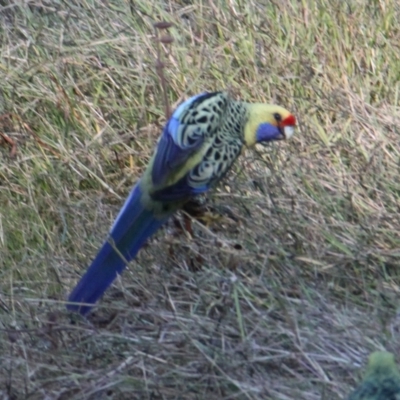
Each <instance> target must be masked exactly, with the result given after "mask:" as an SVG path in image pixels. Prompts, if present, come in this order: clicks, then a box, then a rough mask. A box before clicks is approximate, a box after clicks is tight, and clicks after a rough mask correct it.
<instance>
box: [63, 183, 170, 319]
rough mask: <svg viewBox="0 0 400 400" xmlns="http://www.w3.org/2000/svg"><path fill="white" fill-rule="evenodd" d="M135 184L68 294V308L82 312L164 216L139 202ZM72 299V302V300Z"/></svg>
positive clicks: (122, 267) (130, 258)
mask: <svg viewBox="0 0 400 400" xmlns="http://www.w3.org/2000/svg"><path fill="white" fill-rule="evenodd" d="M141 196H142V192H141V190H140V187H139V184H137V185H136V186H135V187H134V188H133V190H132V192H131V194H130V195H129V197H128V199H127V200H126V202H125V204H124V206H123V208H122V209H121V211H120V213H119V215H118V217H117V219H116V220H115V222H114V225H113V226H112V228H111V232H110V234H109V237H108V239H107V241H106V242H105V243H104V244H103V247H102V248H101V249H100V251H99V253H98V254H97V256H96V258H95V259H94V261H93V262H92V264H91V265H90V267H89V268H88V270H87V271H86V273H85V275H83V277H82V278H81V280H80V281H79V282H78V284H77V285H76V287H75V288H74V290H73V291H72V293H71V294H70V295H69V298H68V302H69V303H70V304H68V305H67V308H68V310H70V311H77V312H79V313H80V314H82V315H85V314H86V313H88V312H89V311H90V309H91V308H92V306H93V305H94V304H95V303H96V301H97V300H98V299H99V298H100V297H101V296H102V295H103V293H104V292H105V291H106V289H107V288H108V287H109V286H110V285H111V283H112V282H113V281H114V279H115V278H116V277H117V274H121V273H122V271H123V270H124V268H125V267H126V265H127V263H128V262H129V261H131V260H132V259H133V258H134V257H135V256H136V254H137V252H138V251H139V249H140V248H141V247H142V246H143V244H144V242H145V241H146V239H148V238H149V237H150V236H151V235H152V234H153V233H154V232H155V231H156V230H157V229H158V228H159V227H160V226H161V225H162V224H163V223H164V222H165V220H166V218H165V219H161V220H160V219H157V218H155V217H154V214H153V212H151V211H149V210H146V209H145V208H144V207H143V205H142V204H141ZM72 303H75V304H72ZM79 303H86V304H79Z"/></svg>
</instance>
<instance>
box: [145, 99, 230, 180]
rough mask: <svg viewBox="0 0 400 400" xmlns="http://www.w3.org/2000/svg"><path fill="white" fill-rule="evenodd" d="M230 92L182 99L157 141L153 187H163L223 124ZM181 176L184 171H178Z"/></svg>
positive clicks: (152, 175) (152, 172)
mask: <svg viewBox="0 0 400 400" xmlns="http://www.w3.org/2000/svg"><path fill="white" fill-rule="evenodd" d="M228 101H229V98H228V95H227V93H224V92H214V93H202V94H199V95H197V96H194V97H191V98H190V99H188V100H186V101H185V102H184V103H182V104H181V105H180V106H179V107H178V108H177V109H176V110H175V111H174V113H173V114H172V116H171V118H170V119H169V121H168V122H167V124H166V126H165V128H164V131H163V134H162V136H161V138H160V140H159V142H158V145H157V150H156V153H155V156H154V158H153V165H152V171H151V177H152V183H153V185H154V187H158V188H162V187H163V186H165V185H166V183H167V182H168V181H169V180H170V178H171V175H176V173H177V170H178V169H179V168H180V167H182V166H184V165H185V164H186V162H187V161H188V160H189V159H190V158H191V157H192V156H193V155H194V154H195V153H196V151H199V150H200V149H201V147H202V145H203V144H204V140H205V138H206V137H207V135H212V134H213V132H214V131H215V130H216V129H218V127H219V126H220V121H221V118H222V117H223V116H224V114H225V110H226V108H227V104H228ZM178 175H180V176H182V174H178Z"/></svg>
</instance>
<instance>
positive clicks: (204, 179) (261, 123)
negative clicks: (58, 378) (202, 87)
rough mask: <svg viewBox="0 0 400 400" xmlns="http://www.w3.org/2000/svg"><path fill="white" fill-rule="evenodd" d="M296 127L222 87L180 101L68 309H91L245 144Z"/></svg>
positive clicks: (281, 114) (285, 114)
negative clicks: (144, 248) (147, 245)
mask: <svg viewBox="0 0 400 400" xmlns="http://www.w3.org/2000/svg"><path fill="white" fill-rule="evenodd" d="M295 125H296V119H295V117H294V116H293V115H292V114H291V113H290V112H289V111H287V110H285V109H284V108H282V107H279V106H276V105H269V104H261V103H258V104H250V103H245V102H242V101H235V100H233V99H232V98H231V97H230V96H229V94H228V93H226V92H215V93H202V94H199V95H197V96H194V97H191V98H190V99H188V100H186V101H185V102H183V103H182V104H181V105H179V106H178V108H177V109H176V110H175V111H174V113H173V114H172V116H171V118H170V119H169V120H168V121H167V123H166V125H165V127H164V131H163V133H162V135H161V137H160V140H159V142H158V144H157V148H156V150H155V152H154V155H153V157H152V158H151V160H150V163H149V165H148V167H147V169H146V171H145V172H144V174H143V176H142V177H141V179H140V180H139V182H138V183H137V184H136V185H135V186H134V188H133V189H132V191H131V193H130V195H129V197H128V198H127V200H126V202H125V204H124V206H123V207H122V209H121V211H120V213H119V215H118V216H117V218H116V220H115V222H114V224H113V226H112V228H111V231H110V233H109V236H108V238H107V240H106V242H105V243H104V244H103V247H102V248H101V249H100V251H99V253H98V254H97V256H96V258H95V259H94V261H93V262H92V264H91V265H90V267H89V269H88V270H87V271H86V273H85V274H84V275H83V277H82V278H81V280H80V281H79V283H78V284H77V286H76V287H75V289H74V290H73V291H72V293H71V294H70V296H69V298H68V302H69V304H68V305H67V308H68V309H69V310H73V311H78V312H80V313H81V314H82V315H84V314H86V313H87V312H89V310H90V309H91V307H92V306H93V305H94V303H95V302H96V301H97V300H98V299H99V298H100V297H101V296H102V295H103V293H104V292H105V291H106V289H107V288H108V287H109V286H110V285H111V283H112V282H113V281H114V279H115V278H116V277H117V274H121V273H122V271H123V270H124V268H125V267H126V265H127V264H128V263H129V262H130V261H131V260H132V259H133V258H134V257H135V256H136V254H137V252H138V251H139V249H140V248H141V247H142V246H143V244H144V242H145V241H146V239H148V238H149V237H150V236H151V235H152V234H153V233H154V232H156V231H157V229H158V228H159V227H160V226H161V225H162V224H163V223H164V222H165V221H166V220H167V219H168V218H169V217H170V216H171V215H172V214H173V213H174V212H175V211H177V210H178V209H180V208H181V207H182V206H183V205H184V204H185V203H186V202H187V201H188V200H190V199H191V198H193V196H196V195H198V194H201V193H205V192H206V191H207V190H208V189H210V187H212V186H214V185H215V184H216V183H217V182H218V181H219V180H221V178H222V177H223V176H224V175H225V174H226V173H227V172H228V170H229V168H230V167H231V165H232V164H233V162H234V161H235V160H236V158H237V157H238V155H239V154H240V152H241V149H242V147H243V145H247V146H253V145H254V144H256V143H262V142H269V141H274V140H280V139H287V138H289V137H291V136H292V135H293V132H294V127H295ZM79 303H85V304H79Z"/></svg>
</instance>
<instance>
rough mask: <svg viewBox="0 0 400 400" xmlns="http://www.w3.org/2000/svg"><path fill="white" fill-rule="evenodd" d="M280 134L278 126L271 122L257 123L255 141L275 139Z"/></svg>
mask: <svg viewBox="0 0 400 400" xmlns="http://www.w3.org/2000/svg"><path fill="white" fill-rule="evenodd" d="M280 135H281V132H280V131H279V129H278V127H277V126H275V125H272V124H268V123H264V124H260V125H258V129H257V132H256V141H257V143H259V142H268V141H270V140H275V139H276V138H277V137H279V136H280Z"/></svg>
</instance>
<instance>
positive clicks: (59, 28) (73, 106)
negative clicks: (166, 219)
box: [0, 0, 400, 400]
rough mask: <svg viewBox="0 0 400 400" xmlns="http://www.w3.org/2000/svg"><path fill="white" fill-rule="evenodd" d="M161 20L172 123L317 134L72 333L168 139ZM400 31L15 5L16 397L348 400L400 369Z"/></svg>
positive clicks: (256, 162) (2, 375)
mask: <svg viewBox="0 0 400 400" xmlns="http://www.w3.org/2000/svg"><path fill="white" fill-rule="evenodd" d="M160 20H167V21H170V22H173V23H174V24H175V27H174V28H173V29H171V34H172V36H173V37H174V39H175V42H174V44H173V47H172V51H171V54H170V55H169V56H168V69H167V75H168V79H169V91H168V95H169V98H170V101H171V103H173V104H176V102H178V101H180V100H182V99H184V98H186V97H188V96H190V95H192V94H195V93H198V92H201V91H205V90H216V89H221V88H229V89H230V90H231V91H232V93H234V95H235V96H237V97H238V98H239V97H241V98H243V99H245V100H249V101H250V100H253V101H268V102H269V101H271V102H276V103H279V104H281V105H283V106H285V107H287V108H288V109H291V110H293V112H294V113H295V114H296V115H297V116H298V119H299V121H300V127H299V129H298V131H297V136H296V137H295V138H294V139H293V140H292V141H291V142H290V143H289V142H288V143H279V144H278V145H276V146H272V147H269V148H267V149H263V148H262V149H259V151H258V152H257V153H254V152H250V151H249V152H247V153H246V154H245V156H244V157H242V158H241V159H240V161H239V162H238V163H237V164H236V167H235V169H234V171H233V172H232V173H231V174H230V175H229V177H228V178H227V179H226V181H225V182H224V183H223V184H222V185H221V186H220V187H219V189H218V190H217V191H214V193H212V194H210V196H208V204H209V205H210V207H212V208H213V210H214V211H213V212H214V213H215V212H217V213H218V214H219V217H218V221H216V222H211V223H210V224H209V225H208V226H207V227H204V226H202V225H201V224H200V223H198V222H194V224H195V237H190V235H188V234H187V233H186V232H182V231H181V230H179V229H177V226H176V223H175V224H173V223H172V224H170V225H169V226H167V227H166V229H164V230H163V231H162V232H160V233H159V234H158V235H156V237H155V238H154V239H152V240H151V242H150V243H149V245H148V246H147V247H146V248H145V249H144V250H143V251H142V252H141V254H140V256H139V257H138V259H137V262H133V263H132V265H131V266H130V268H129V271H127V272H126V273H125V274H124V275H123V277H122V279H121V280H120V281H119V282H117V283H116V284H115V285H114V286H113V288H112V289H110V290H109V291H108V292H107V294H106V296H105V297H104V298H103V300H102V301H101V302H100V303H99V306H98V308H97V309H96V311H95V313H94V314H93V315H92V316H91V317H90V318H89V319H88V320H83V319H80V318H72V320H71V315H69V314H68V313H67V312H66V311H65V308H64V305H63V303H62V302H63V300H64V299H65V297H66V295H67V293H68V292H69V291H70V289H71V288H72V287H73V286H74V284H75V283H76V282H77V280H78V278H79V276H80V275H81V274H82V273H83V271H84V269H85V267H86V266H87V265H88V263H90V261H91V259H92V257H93V256H94V255H95V253H96V250H97V249H98V247H99V246H100V244H101V242H102V240H103V239H104V236H105V234H106V232H107V230H108V228H109V227H110V225H111V223H112V221H113V218H114V217H115V216H116V214H117V212H118V209H119V208H120V206H121V204H122V201H123V198H124V197H125V196H126V195H127V194H128V192H129V190H130V188H131V187H132V185H133V184H134V182H135V181H136V179H137V178H138V176H140V173H141V172H142V170H143V166H144V165H145V164H146V162H147V160H148V157H149V155H150V153H151V151H152V148H153V147H154V144H155V142H156V139H157V137H158V135H159V133H160V130H161V127H162V125H163V123H164V121H165V118H164V104H163V101H162V93H161V89H160V82H159V79H158V77H157V74H156V72H155V69H154V62H155V61H154V60H155V53H156V47H155V43H154V40H153V34H154V30H153V27H152V26H153V23H154V22H157V21H160ZM399 20H400V8H399V6H398V5H397V2H396V1H395V0H380V1H369V2H368V6H366V2H365V1H362V0H358V1H356V0H348V1H342V0H336V1H332V0H316V1H312V0H303V1H292V2H289V1H280V2H278V1H277V2H270V1H266V0H259V1H256V0H246V1H245V0H232V1H228V0H194V1H184V0H132V1H131V2H130V3H129V2H128V1H124V0H114V1H101V0H90V1H89V0H88V1H86V2H85V1H82V0H80V1H76V2H75V1H68V2H62V1H59V2H55V1H46V0H37V1H24V2H23V1H10V2H8V1H0V34H1V36H0V37H1V39H0V54H1V58H0V82H1V90H0V133H1V134H2V138H3V139H1V138H0V145H1V146H0V157H1V164H0V252H1V259H0V264H1V269H0V277H1V280H0V282H1V283H0V327H1V334H0V397H2V398H4V399H106V398H107V399H133V398H135V399H281V400H285V399H307V400H313V399H321V398H322V399H343V398H344V397H345V395H346V394H347V393H348V392H349V391H350V390H351V388H352V387H354V385H355V384H356V382H357V381H358V379H359V377H360V371H361V369H360V366H362V365H363V364H364V362H365V359H366V355H367V354H368V353H369V352H371V351H372V350H375V349H381V348H386V349H388V350H390V351H393V352H395V353H397V354H398V353H399V352H400V340H399V335H398V330H399V325H398V321H396V312H397V306H398V299H399V290H400V289H399V282H400V276H399V275H400V273H399V268H398V267H399V264H400V234H399V232H400V228H399V227H400V223H399V206H400V200H399V198H400V183H399V182H400V181H399V145H398V143H399V129H398V127H399V125H400V113H399V89H400V83H399V77H400V62H399V54H400V51H399V47H400V46H399V43H400V28H399V25H398V21H399ZM12 142H13V143H15V144H16V148H15V147H12ZM15 151H16V154H14V153H15Z"/></svg>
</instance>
